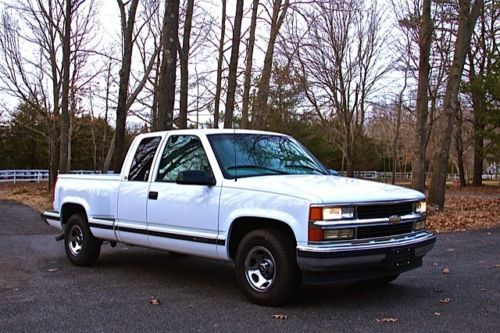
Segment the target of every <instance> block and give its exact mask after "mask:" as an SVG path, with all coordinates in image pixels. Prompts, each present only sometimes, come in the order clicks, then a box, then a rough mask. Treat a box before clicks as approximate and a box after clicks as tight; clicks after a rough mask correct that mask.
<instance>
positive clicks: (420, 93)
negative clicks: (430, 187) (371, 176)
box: [412, 0, 433, 191]
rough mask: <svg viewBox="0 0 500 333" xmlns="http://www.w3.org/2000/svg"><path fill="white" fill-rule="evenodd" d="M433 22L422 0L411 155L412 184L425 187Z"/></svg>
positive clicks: (428, 6)
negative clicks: (415, 110) (412, 150)
mask: <svg viewBox="0 0 500 333" xmlns="http://www.w3.org/2000/svg"><path fill="white" fill-rule="evenodd" d="M432 31H433V23H432V18H431V0H423V2H422V16H421V18H420V24H419V42H418V45H419V52H420V57H419V64H418V88H417V124H416V131H415V133H416V135H415V153H414V157H413V169H412V186H413V188H415V189H417V190H419V191H424V189H425V151H426V142H427V135H428V113H429V99H428V95H427V93H428V91H429V73H430V70H431V67H430V62H429V57H430V52H431V43H432Z"/></svg>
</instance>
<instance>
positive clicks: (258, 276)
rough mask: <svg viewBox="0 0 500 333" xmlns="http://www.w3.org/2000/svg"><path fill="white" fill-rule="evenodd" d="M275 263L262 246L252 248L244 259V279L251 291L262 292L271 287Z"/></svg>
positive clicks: (274, 274)
mask: <svg viewBox="0 0 500 333" xmlns="http://www.w3.org/2000/svg"><path fill="white" fill-rule="evenodd" d="M275 277H276V261H275V260H274V257H273V255H272V254H271V252H269V250H268V249H266V248H265V247H263V246H254V247H253V248H252V249H251V250H250V251H248V253H247V255H246V257H245V278H246V279H247V282H248V284H249V285H250V287H252V289H254V290H256V291H259V292H264V291H267V290H269V288H271V286H272V285H273V281H274V279H275Z"/></svg>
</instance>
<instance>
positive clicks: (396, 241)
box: [297, 232, 435, 253]
mask: <svg viewBox="0 0 500 333" xmlns="http://www.w3.org/2000/svg"><path fill="white" fill-rule="evenodd" d="M433 238H435V236H434V235H433V234H431V233H428V232H421V233H418V234H415V235H411V236H404V237H397V238H396V237H392V238H389V239H387V238H386V239H384V240H378V241H375V240H372V241H369V242H357V243H353V242H348V243H346V242H344V243H339V244H335V245H333V244H331V243H330V244H328V245H323V246H313V245H310V246H297V250H298V251H303V252H316V253H333V252H344V251H357V250H373V249H381V248H386V247H392V246H406V245H412V244H416V243H420V242H424V241H426V240H430V239H433Z"/></svg>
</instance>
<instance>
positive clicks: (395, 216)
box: [389, 215, 401, 224]
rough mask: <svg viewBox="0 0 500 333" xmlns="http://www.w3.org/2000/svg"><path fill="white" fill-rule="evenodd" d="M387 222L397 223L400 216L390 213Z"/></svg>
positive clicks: (399, 220)
mask: <svg viewBox="0 0 500 333" xmlns="http://www.w3.org/2000/svg"><path fill="white" fill-rule="evenodd" d="M389 222H390V223H391V224H398V223H399V222H401V217H399V216H397V215H391V216H389Z"/></svg>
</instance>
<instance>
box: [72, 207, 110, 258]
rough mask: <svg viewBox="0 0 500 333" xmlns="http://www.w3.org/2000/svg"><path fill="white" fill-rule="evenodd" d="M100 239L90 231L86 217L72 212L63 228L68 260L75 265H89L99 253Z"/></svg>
mask: <svg viewBox="0 0 500 333" xmlns="http://www.w3.org/2000/svg"><path fill="white" fill-rule="evenodd" d="M101 243H102V242H101V241H100V240H99V239H97V238H95V237H94V236H93V235H92V233H91V232H90V228H89V225H88V223H87V218H86V217H85V216H84V215H83V214H73V215H71V217H70V218H69V219H68V222H67V223H66V226H65V229H64V248H65V250H66V255H67V256H68V259H69V261H71V263H72V264H74V265H76V266H91V265H93V264H94V263H95V262H96V261H97V258H99V254H100V253H101Z"/></svg>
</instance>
